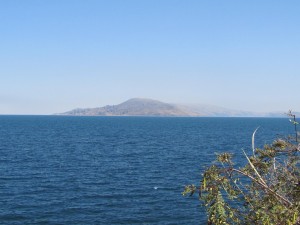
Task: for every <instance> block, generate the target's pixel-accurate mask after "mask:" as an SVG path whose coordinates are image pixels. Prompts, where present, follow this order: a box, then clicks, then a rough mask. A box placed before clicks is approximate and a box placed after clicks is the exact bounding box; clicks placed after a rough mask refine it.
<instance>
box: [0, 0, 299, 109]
mask: <svg viewBox="0 0 300 225" xmlns="http://www.w3.org/2000/svg"><path fill="white" fill-rule="evenodd" d="M299 8H300V2H299V1H295V0H294V1H270V0H263V1H258V0H254V1H247V2H246V1H233V0H228V1H221V0H218V1H217V0H216V1H198V0H187V1H179V0H163V1H158V0H153V1H150V0H146V1H138V0H128V1H122V0H111V1H98V0H87V1H83V0H63V1H61V0H52V1H38V0H27V1H22V0H14V1H1V2H0V29H1V35H0V49H1V54H0V78H1V83H0V114H53V113H56V112H65V111H67V110H70V109H74V108H78V107H82V108H88V107H99V106H105V105H113V104H119V103H121V102H124V101H126V100H128V99H130V98H135V97H141V98H150V99H156V100H159V101H162V102H167V103H186V104H197V103H201V104H210V105H216V106H220V107H226V108H230V109H238V110H247V111H255V112H270V111H287V110H289V109H292V110H294V111H300V104H299V101H298V98H297V97H298V95H299V94H298V90H299V84H300V74H299V71H300V70H299V58H300V42H299V40H300V30H299V27H300V14H299Z"/></svg>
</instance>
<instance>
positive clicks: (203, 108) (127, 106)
mask: <svg viewBox="0 0 300 225" xmlns="http://www.w3.org/2000/svg"><path fill="white" fill-rule="evenodd" d="M57 115H73V116H179V117H201V116H206V117H285V116H286V115H285V114H284V112H270V113H256V112H250V111H242V110H232V109H227V108H223V107H218V106H213V105H206V104H197V105H184V104H182V105H180V104H170V103H164V102H160V101H157V100H152V99H145V98H132V99H129V100H127V101H125V102H123V103H121V104H118V105H107V106H104V107H98V108H78V109H74V110H71V111H68V112H64V113H59V114H57ZM296 115H299V114H298V113H296Z"/></svg>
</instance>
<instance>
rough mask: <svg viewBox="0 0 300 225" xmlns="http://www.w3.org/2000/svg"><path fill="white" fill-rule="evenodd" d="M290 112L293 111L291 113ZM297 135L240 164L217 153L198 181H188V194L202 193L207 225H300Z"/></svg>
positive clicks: (227, 156)
mask: <svg viewBox="0 0 300 225" xmlns="http://www.w3.org/2000/svg"><path fill="white" fill-rule="evenodd" d="M289 116H294V115H293V114H292V113H291V112H289ZM291 122H293V123H294V125H295V132H296V137H288V138H285V139H277V140H275V141H274V142H273V143H272V144H270V145H265V146H264V147H263V148H262V149H258V148H255V147H254V134H255V132H254V134H253V139H252V147H253V155H252V156H250V157H249V156H247V155H246V153H245V152H244V155H245V157H246V159H247V163H246V165H245V166H244V167H242V168H236V166H235V164H234V163H233V160H232V157H233V156H232V155H231V154H230V153H222V154H218V155H217V160H216V162H215V163H213V164H212V165H211V166H210V167H208V168H207V169H206V170H205V172H204V174H203V176H202V178H201V181H200V185H199V186H195V185H187V186H186V187H185V190H184V192H183V195H187V194H189V195H193V194H195V193H197V194H198V195H199V199H200V200H201V201H202V203H203V204H204V206H205V207H206V209H207V215H208V224H216V225H218V224H270V225H271V224H290V225H292V224H294V225H296V224H298V225H300V166H299V165H300V164H299V163H300V157H299V154H300V145H299V144H298V140H297V127H296V125H297V123H296V120H295V116H294V117H293V119H292V120H291Z"/></svg>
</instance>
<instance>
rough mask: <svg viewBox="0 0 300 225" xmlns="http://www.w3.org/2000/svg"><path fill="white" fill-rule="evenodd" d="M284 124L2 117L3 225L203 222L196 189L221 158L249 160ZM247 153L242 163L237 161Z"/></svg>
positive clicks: (276, 120) (281, 131) (240, 120)
mask: <svg viewBox="0 0 300 225" xmlns="http://www.w3.org/2000/svg"><path fill="white" fill-rule="evenodd" d="M258 126H260V128H259V130H258V131H257V133H256V139H255V140H256V146H257V147H262V146H263V145H264V144H266V143H271V142H272V141H273V139H274V138H276V137H280V136H285V135H287V134H292V133H293V126H292V125H291V124H290V123H289V121H288V119H287V118H164V117H67V116H0V153H1V154H0V223H1V224H153V225H154V224H155V225H156V224H205V219H206V217H205V211H204V209H203V208H202V207H201V205H200V202H199V201H198V200H197V197H196V196H195V197H183V196H182V194H181V192H182V191H183V188H184V185H185V184H190V183H194V184H198V182H199V180H200V174H201V172H202V171H203V169H204V168H205V167H206V166H208V165H209V164H210V163H211V161H213V160H214V159H215V153H217V152H223V151H227V152H232V153H234V154H235V155H236V156H237V158H238V159H239V160H243V159H244V156H242V151H241V149H244V150H245V151H246V152H248V153H249V154H251V152H252V150H251V137H252V133H253V131H254V130H255V129H256V128H257V127H258ZM239 156H241V157H239Z"/></svg>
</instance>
